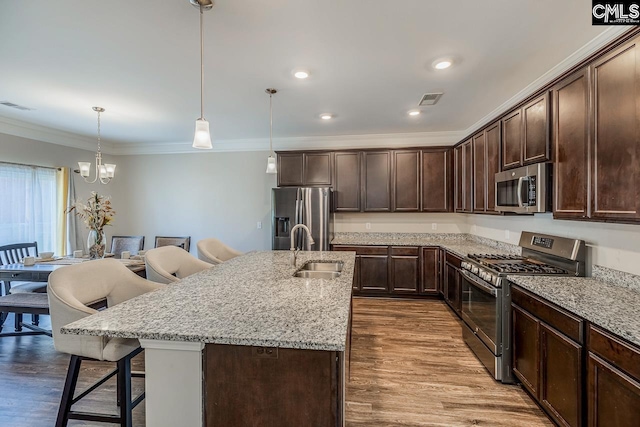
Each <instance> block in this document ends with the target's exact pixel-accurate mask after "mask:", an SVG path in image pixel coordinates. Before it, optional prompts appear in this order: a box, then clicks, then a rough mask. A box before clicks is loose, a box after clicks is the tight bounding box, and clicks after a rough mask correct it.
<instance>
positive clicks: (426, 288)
mask: <svg viewBox="0 0 640 427" xmlns="http://www.w3.org/2000/svg"><path fill="white" fill-rule="evenodd" d="M439 260H440V249H439V248H422V281H421V284H420V292H421V293H423V294H430V295H435V294H437V293H438V290H439V282H440V262H439Z"/></svg>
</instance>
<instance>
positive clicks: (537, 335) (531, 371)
mask: <svg viewBox="0 0 640 427" xmlns="http://www.w3.org/2000/svg"><path fill="white" fill-rule="evenodd" d="M511 294H512V306H511V312H512V322H513V323H512V328H513V331H512V334H513V373H514V374H515V376H516V377H517V378H518V379H519V380H520V381H521V382H522V384H523V386H524V387H525V389H526V390H527V391H529V393H530V394H531V396H532V397H533V398H534V399H536V400H537V401H538V403H539V404H540V405H541V406H542V408H543V409H544V410H545V411H546V412H547V414H549V416H550V417H551V418H552V419H553V420H554V421H555V422H556V423H557V424H558V425H561V426H572V427H573V426H575V427H578V426H581V425H582V422H583V393H582V372H583V363H582V357H583V356H582V355H583V340H584V321H583V320H582V319H580V318H578V317H576V316H574V315H573V314H571V313H569V312H566V311H565V310H563V309H561V308H559V307H556V306H554V305H553V304H551V303H548V302H546V301H545V300H543V299H541V298H539V297H537V296H535V295H533V294H531V293H529V292H527V291H525V290H522V289H520V288H518V287H516V286H514V287H513V288H512V292H511Z"/></svg>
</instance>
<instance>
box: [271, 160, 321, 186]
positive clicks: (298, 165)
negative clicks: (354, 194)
mask: <svg viewBox="0 0 640 427" xmlns="http://www.w3.org/2000/svg"><path fill="white" fill-rule="evenodd" d="M331 163H332V153H330V152H308V153H299V152H287V153H281V152H279V153H278V186H279V187H287V186H294V187H296V186H330V185H331V172H332V164H331Z"/></svg>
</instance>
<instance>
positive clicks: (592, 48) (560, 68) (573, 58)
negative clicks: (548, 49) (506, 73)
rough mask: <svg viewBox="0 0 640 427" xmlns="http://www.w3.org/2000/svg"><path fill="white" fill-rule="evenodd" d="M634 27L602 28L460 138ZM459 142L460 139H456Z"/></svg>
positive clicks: (487, 122) (482, 125) (469, 128)
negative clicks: (600, 31)
mask: <svg viewBox="0 0 640 427" xmlns="http://www.w3.org/2000/svg"><path fill="white" fill-rule="evenodd" d="M631 28H634V27H633V26H626V25H625V26H611V27H609V28H607V29H606V30H604V31H603V32H602V33H600V34H599V35H597V36H596V37H595V38H593V39H592V40H591V41H590V42H588V43H587V44H585V45H584V46H582V47H581V48H580V49H578V50H576V51H575V52H573V53H572V54H571V55H569V56H568V57H567V58H565V59H564V60H562V61H561V62H560V63H559V64H557V65H556V66H555V67H553V68H551V69H550V70H549V71H547V72H546V73H544V74H543V75H541V76H540V77H538V78H537V79H535V80H534V81H533V82H531V83H530V84H529V85H527V86H526V87H525V88H524V89H522V90H521V91H519V92H518V93H516V94H515V95H513V96H512V97H511V98H509V99H508V100H506V101H505V102H503V103H502V104H500V105H499V106H498V107H497V108H495V109H494V110H493V111H491V112H490V113H488V114H487V115H485V116H484V117H482V118H481V119H480V120H478V121H477V122H475V123H474V124H472V125H471V126H469V127H468V128H467V129H466V130H465V131H463V132H461V133H463V134H464V135H463V136H462V138H465V137H467V136H469V135H471V134H473V133H474V132H477V131H478V130H480V129H482V128H483V127H484V126H486V125H488V124H489V123H490V122H491V121H493V120H495V119H496V117H500V116H501V115H503V114H504V113H506V112H507V110H508V109H510V108H512V107H513V106H515V105H517V104H519V103H521V102H522V101H524V100H525V99H527V98H528V97H529V96H531V95H532V94H534V93H535V92H537V91H538V90H540V89H541V88H543V87H544V86H546V85H547V84H549V83H551V82H552V81H553V80H555V79H556V78H558V77H560V76H561V75H562V74H564V73H565V72H567V71H569V70H570V69H571V68H573V67H574V66H576V65H578V64H579V63H580V62H582V61H584V60H585V59H587V58H588V57H589V56H591V55H593V54H594V53H596V52H597V51H598V50H600V49H602V48H603V47H604V46H606V45H607V44H609V43H611V42H612V41H614V40H615V39H617V38H618V37H620V36H621V35H623V34H624V33H626V32H627V31H629V29H631ZM457 142H460V141H457Z"/></svg>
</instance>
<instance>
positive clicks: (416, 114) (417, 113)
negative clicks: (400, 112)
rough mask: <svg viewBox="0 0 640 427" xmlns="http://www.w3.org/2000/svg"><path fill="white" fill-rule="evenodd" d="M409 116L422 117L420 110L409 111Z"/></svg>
mask: <svg viewBox="0 0 640 427" xmlns="http://www.w3.org/2000/svg"><path fill="white" fill-rule="evenodd" d="M409 115H410V116H419V115H420V111H418V110H411V111H409Z"/></svg>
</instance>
